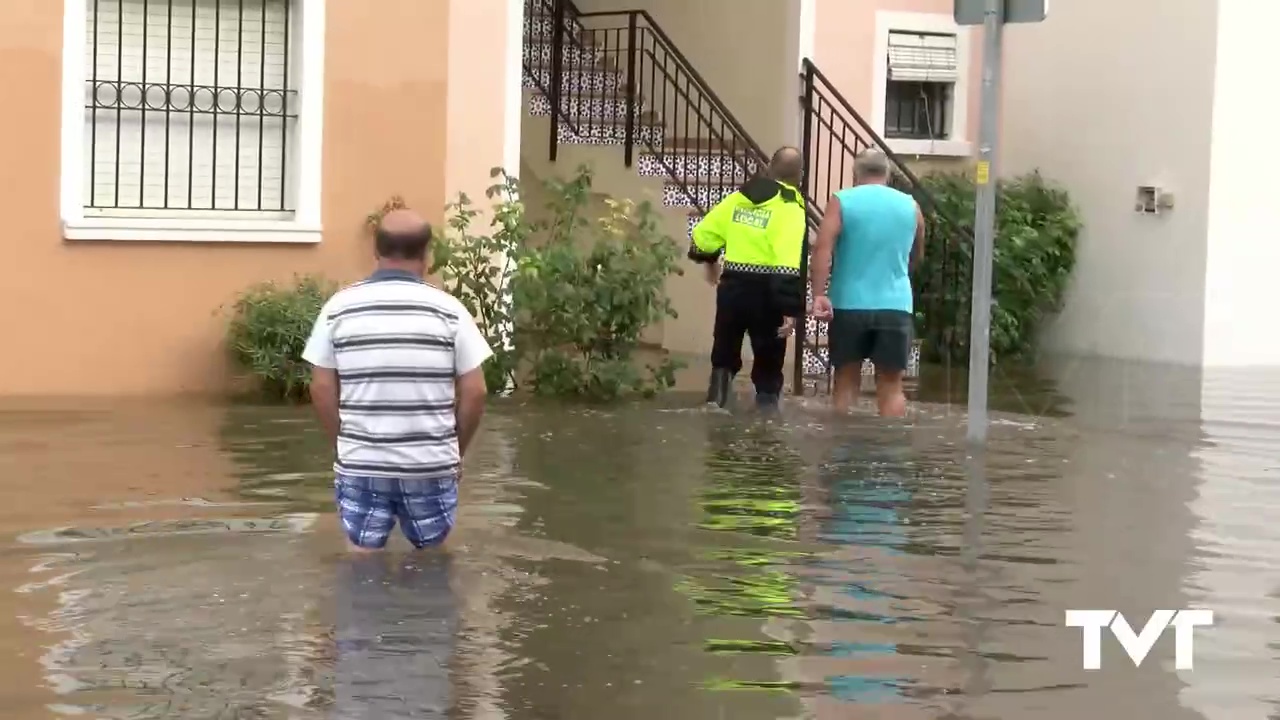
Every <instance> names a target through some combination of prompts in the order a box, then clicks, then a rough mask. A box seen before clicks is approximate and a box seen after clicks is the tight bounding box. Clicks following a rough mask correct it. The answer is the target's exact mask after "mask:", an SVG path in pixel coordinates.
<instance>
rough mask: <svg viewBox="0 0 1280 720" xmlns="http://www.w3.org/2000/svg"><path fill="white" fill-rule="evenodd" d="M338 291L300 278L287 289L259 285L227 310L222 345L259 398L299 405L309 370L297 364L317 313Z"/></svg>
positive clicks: (311, 278)
mask: <svg viewBox="0 0 1280 720" xmlns="http://www.w3.org/2000/svg"><path fill="white" fill-rule="evenodd" d="M336 289H337V287H336V286H335V285H334V284H332V283H330V282H328V281H326V280H324V279H321V278H318V277H314V276H302V277H297V278H295V279H294V281H293V283H292V284H291V285H279V284H276V283H271V282H266V283H259V284H257V285H254V286H253V287H251V288H249V289H248V290H246V291H245V292H244V293H242V294H241V295H240V297H238V298H237V299H236V301H235V303H234V304H233V305H232V306H231V320H230V324H229V327H228V330H227V346H228V348H229V349H230V350H231V354H232V359H233V360H234V362H235V364H236V365H237V366H238V367H239V368H240V369H242V370H244V371H246V372H248V373H249V374H250V375H251V376H252V377H253V379H254V381H255V382H256V383H257V385H258V389H259V390H260V391H261V392H262V394H263V395H264V396H265V397H267V398H269V399H273V400H304V399H306V398H307V388H308V387H309V386H310V383H311V366H310V365H308V364H307V363H306V362H305V361H304V360H303V359H302V351H303V350H304V349H305V348H306V344H307V338H308V337H309V336H310V335H311V327H312V325H313V324H314V323H315V319H316V316H317V315H319V314H320V308H321V307H322V306H323V305H324V303H325V301H326V300H328V299H329V297H330V296H331V295H333V293H334V291H335V290H336Z"/></svg>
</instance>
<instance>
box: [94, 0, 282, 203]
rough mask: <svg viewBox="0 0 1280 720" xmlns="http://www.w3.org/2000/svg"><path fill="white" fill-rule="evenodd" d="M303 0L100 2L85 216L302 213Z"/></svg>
mask: <svg viewBox="0 0 1280 720" xmlns="http://www.w3.org/2000/svg"><path fill="white" fill-rule="evenodd" d="M295 1H296V0H89V2H88V3H87V6H88V12H87V23H86V24H87V28H86V32H87V38H86V43H85V85H86V87H85V99H86V106H85V107H86V110H85V130H84V142H85V173H84V175H85V177H84V182H85V186H84V193H85V195H84V205H85V208H86V214H99V215H130V216H138V215H142V216H148V217H155V216H160V217H163V216H167V215H173V216H177V217H192V216H199V215H201V214H202V213H203V214H208V213H217V215H215V216H222V215H223V214H225V212H226V211H231V212H236V211H239V212H241V213H258V214H265V215H267V216H268V217H270V216H287V215H288V214H289V213H291V212H292V210H293V209H294V203H293V197H292V196H293V194H294V193H292V192H291V185H292V182H293V179H292V178H291V177H290V171H291V169H292V168H291V163H292V160H293V158H292V157H291V151H292V146H293V145H294V139H293V137H292V136H293V133H294V132H295V129H296V121H297V116H298V103H297V93H296V91H295V85H294V80H295V79H294V76H295V75H296V74H297V73H296V72H294V71H293V70H292V69H291V68H290V60H291V50H290V42H291V39H292V36H293V34H294V33H293V28H292V27H291V26H292V25H293V23H294V19H293V13H292V8H291V3H292V2H295ZM206 216H207V215H206Z"/></svg>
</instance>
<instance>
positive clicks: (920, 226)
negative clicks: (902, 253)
mask: <svg viewBox="0 0 1280 720" xmlns="http://www.w3.org/2000/svg"><path fill="white" fill-rule="evenodd" d="M926 229H927V226H926V224H925V220H924V211H923V210H921V209H920V203H916V240H915V243H914V244H912V246H911V269H913V270H914V269H915V268H916V267H917V266H919V265H920V263H922V262H924V236H925V230H926Z"/></svg>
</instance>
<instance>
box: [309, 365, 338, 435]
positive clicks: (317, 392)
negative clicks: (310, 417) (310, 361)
mask: <svg viewBox="0 0 1280 720" xmlns="http://www.w3.org/2000/svg"><path fill="white" fill-rule="evenodd" d="M311 404H312V406H314V407H315V409H316V415H317V416H318V417H319V418H320V425H321V427H323V428H324V432H325V434H326V435H328V436H329V442H331V443H333V444H334V445H335V446H336V445H337V444H338V427H339V422H338V371H337V370H335V369H333V368H325V367H319V366H312V368H311Z"/></svg>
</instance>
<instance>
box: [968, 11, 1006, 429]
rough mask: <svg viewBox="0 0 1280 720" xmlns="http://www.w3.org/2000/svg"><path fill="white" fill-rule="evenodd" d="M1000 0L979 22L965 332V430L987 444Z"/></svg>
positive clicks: (1001, 28) (1000, 40) (998, 95)
mask: <svg viewBox="0 0 1280 720" xmlns="http://www.w3.org/2000/svg"><path fill="white" fill-rule="evenodd" d="M1003 32H1004V0H986V11H985V15H984V18H983V24H982V36H983V44H982V45H983V47H982V110H981V122H980V126H979V129H978V133H979V135H978V165H977V167H976V168H975V170H974V180H975V182H976V183H977V197H976V198H975V203H974V204H975V205H976V212H975V214H974V221H973V229H974V249H973V302H972V305H971V317H970V323H971V325H970V329H969V427H968V438H969V442H972V443H984V442H986V440H987V381H988V379H989V375H990V365H991V262H992V252H993V247H994V244H995V230H996V186H995V181H996V143H997V141H998V138H997V133H998V131H999V123H998V119H999V118H998V114H999V112H1000V64H1001V57H1000V51H1001V45H1002V40H1003V37H1002V35H1003Z"/></svg>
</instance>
